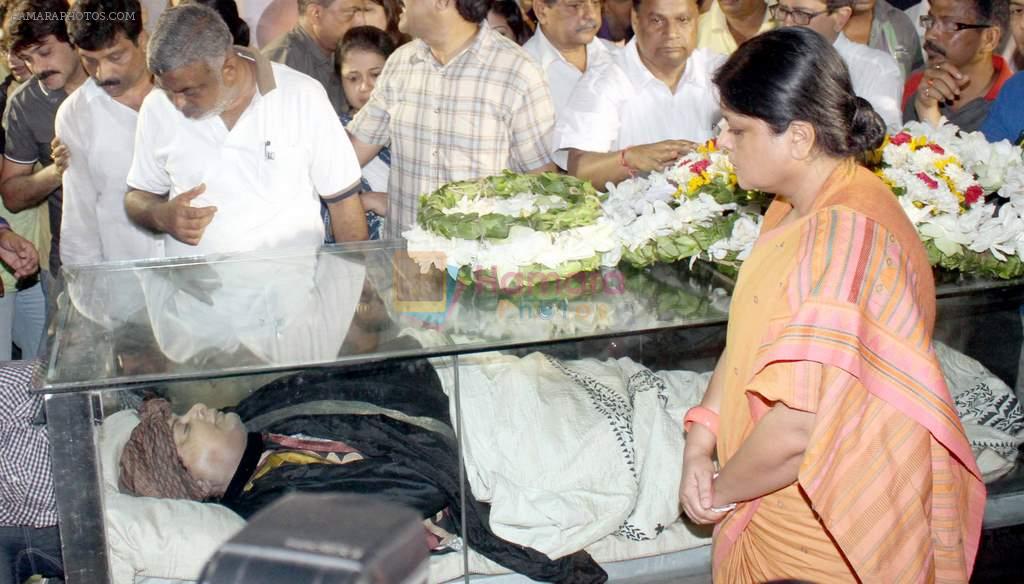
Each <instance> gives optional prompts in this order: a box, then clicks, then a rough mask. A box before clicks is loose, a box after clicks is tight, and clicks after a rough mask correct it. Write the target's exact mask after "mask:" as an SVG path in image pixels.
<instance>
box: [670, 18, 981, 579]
mask: <svg viewBox="0 0 1024 584" xmlns="http://www.w3.org/2000/svg"><path fill="white" fill-rule="evenodd" d="M715 83H716V85H717V87H718V89H719V91H720V93H721V100H722V111H723V115H724V117H725V119H726V123H727V124H728V126H727V127H726V129H725V130H724V132H723V134H722V135H721V136H720V138H719V146H720V147H721V148H722V149H723V150H726V151H728V152H729V155H730V159H731V161H732V162H733V164H734V165H735V167H736V174H737V177H738V179H739V183H740V185H741V186H743V187H744V188H749V189H759V190H763V191H766V192H772V193H776V199H775V201H774V202H773V203H772V205H771V207H770V208H769V209H768V212H767V214H766V216H765V221H764V226H763V227H762V233H761V236H760V238H759V239H758V241H757V243H756V245H755V246H754V249H753V252H752V253H751V255H750V257H749V258H748V259H747V261H746V262H745V263H744V265H743V268H742V269H741V271H740V275H739V279H738V282H737V285H736V289H735V291H734V293H733V298H732V305H731V309H730V314H729V329H728V334H727V341H726V349H725V352H724V354H723V355H722V357H721V358H720V360H719V362H718V365H717V367H716V369H715V373H714V375H713V377H712V380H711V383H710V384H709V387H708V391H707V394H706V395H705V397H704V400H703V402H702V404H701V406H699V407H697V408H694V409H693V410H691V411H690V412H688V414H687V442H686V450H685V454H684V463H683V478H682V484H681V487H680V503H681V505H682V507H683V509H684V511H685V512H686V514H687V515H688V516H689V517H690V518H691V519H692V520H694V521H695V522H697V523H716V524H717V525H716V527H715V534H714V540H713V541H714V544H713V545H714V547H713V573H714V580H715V582H728V583H729V584H734V583H742V582H765V581H769V580H777V579H800V580H804V581H811V582H816V583H825V582H858V581H859V582H871V583H874V582H886V583H891V582H967V580H968V579H969V577H970V573H971V569H972V567H973V564H974V558H975V555H976V553H977V548H978V539H979V535H980V530H981V519H982V515H983V512H984V503H985V489H984V486H983V483H982V482H981V480H980V477H979V474H978V470H977V468H976V465H975V462H974V458H973V455H972V453H971V449H970V447H969V445H968V443H967V440H966V437H965V435H964V431H963V427H962V425H961V424H960V420H959V418H958V417H957V413H956V410H955V408H954V407H953V403H952V400H951V399H950V396H949V391H948V389H947V388H946V386H945V382H944V380H943V377H942V371H941V369H940V368H939V364H938V362H937V360H936V358H935V355H934V352H933V349H932V338H931V337H932V328H933V325H934V321H935V287H934V282H933V279H932V273H931V269H930V266H929V264H928V258H927V256H926V254H925V251H924V248H923V246H922V245H921V242H920V240H919V239H918V237H917V234H916V232H915V231H914V229H913V227H912V226H911V224H910V222H909V220H908V219H907V218H906V216H905V214H904V213H903V211H902V210H901V208H900V207H899V205H898V203H897V202H896V200H895V197H894V196H893V194H892V192H891V191H890V190H889V189H888V188H887V187H886V186H885V185H884V184H883V183H882V182H881V181H880V180H879V179H878V178H877V177H875V176H874V175H872V174H871V173H870V172H869V171H868V170H866V169H864V168H862V167H860V166H858V165H857V164H856V162H855V160H854V159H855V156H856V155H857V154H859V153H862V152H864V151H866V150H870V149H872V148H876V147H877V146H878V145H879V144H880V143H881V141H882V139H883V134H884V126H883V125H882V122H881V119H880V118H879V117H878V115H877V114H875V112H874V111H873V110H872V109H871V106H870V105H869V104H868V103H867V102H866V101H865V100H863V99H861V98H858V97H856V96H854V94H853V91H852V88H851V85H850V79H849V74H848V73H847V71H846V68H845V66H844V65H843V63H842V61H841V59H840V57H839V56H838V54H836V52H835V50H834V49H833V48H832V47H831V45H829V44H828V43H827V42H826V41H824V40H823V39H822V38H821V37H820V36H818V35H817V34H816V33H814V32H813V31H810V30H808V29H804V28H799V27H798V28H787V29H780V30H776V31H772V32H769V33H765V34H762V35H759V36H758V37H755V38H754V39H752V40H750V41H748V42H747V43H745V44H744V45H743V46H741V47H740V48H739V50H738V51H737V52H736V53H734V54H733V55H732V56H731V57H730V59H729V61H728V62H726V64H725V65H723V66H722V68H721V69H720V70H719V71H718V73H717V74H716V77H715ZM716 458H717V461H718V465H719V467H720V473H718V474H716V472H715V469H716V467H715V465H714V460H715V459H716Z"/></svg>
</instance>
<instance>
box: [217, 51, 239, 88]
mask: <svg viewBox="0 0 1024 584" xmlns="http://www.w3.org/2000/svg"><path fill="white" fill-rule="evenodd" d="M238 64H239V60H238V58H237V57H235V56H234V55H230V54H229V55H228V57H227V58H226V59H224V64H223V65H221V68H220V73H221V78H222V79H224V85H234V84H235V80H237V79H238Z"/></svg>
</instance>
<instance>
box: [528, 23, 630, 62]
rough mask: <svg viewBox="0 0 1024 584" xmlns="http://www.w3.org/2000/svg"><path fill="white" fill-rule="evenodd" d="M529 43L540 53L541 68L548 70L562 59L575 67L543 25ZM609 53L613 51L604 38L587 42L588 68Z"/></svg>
mask: <svg viewBox="0 0 1024 584" xmlns="http://www.w3.org/2000/svg"><path fill="white" fill-rule="evenodd" d="M527 44H528V45H529V44H532V45H534V46H535V47H536V50H537V53H539V55H540V59H539V64H540V67H541V69H544V70H545V71H547V69H548V67H549V66H550V65H551V64H552V63H554V62H555V61H561V62H563V63H565V64H566V65H568V66H570V67H573V68H575V65H573V64H572V63H570V62H569V61H567V60H566V58H565V56H564V55H562V52H561V51H559V50H558V49H557V48H555V45H553V44H551V41H550V40H548V37H547V35H545V34H544V30H543V28H542V27H537V32H535V33H534V34H533V37H531V38H530V40H529V41H527ZM524 48H525V47H524ZM609 53H611V49H610V48H608V46H607V45H606V44H605V42H604V41H603V40H601V39H599V38H597V37H596V36H595V37H594V39H593V40H591V41H590V43H589V44H587V68H590V66H591V65H593V64H594V63H596V62H597V61H598V60H600V59H601V58H602V57H604V56H607V55H608V54H609ZM581 73H582V72H581Z"/></svg>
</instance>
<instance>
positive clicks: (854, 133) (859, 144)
mask: <svg viewBox="0 0 1024 584" xmlns="http://www.w3.org/2000/svg"><path fill="white" fill-rule="evenodd" d="M853 99H854V111H853V119H852V120H851V121H850V134H849V136H848V138H847V140H846V143H847V146H849V152H847V154H848V155H854V156H855V155H858V154H863V153H864V152H867V151H868V150H875V149H876V148H878V147H879V146H881V145H882V141H883V140H884V139H885V122H883V121H882V116H880V115H878V112H876V111H875V108H874V107H873V106H872V105H871V103H870V102H868V100H866V99H864V98H863V97H859V96H854V98H853Z"/></svg>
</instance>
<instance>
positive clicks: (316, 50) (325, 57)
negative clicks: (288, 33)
mask: <svg viewBox="0 0 1024 584" xmlns="http://www.w3.org/2000/svg"><path fill="white" fill-rule="evenodd" d="M292 33H293V34H294V35H295V38H296V39H298V40H299V42H301V43H302V46H303V48H305V49H306V52H308V53H309V54H310V55H312V56H313V58H314V59H316V61H317V64H319V65H320V66H321V67H334V53H330V54H328V53H325V52H324V50H323V49H322V48H320V44H319V43H317V42H316V41H315V40H313V37H312V36H310V34H309V33H308V32H306V29H304V28H302V25H301V24H296V25H295V28H293V29H292Z"/></svg>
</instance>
